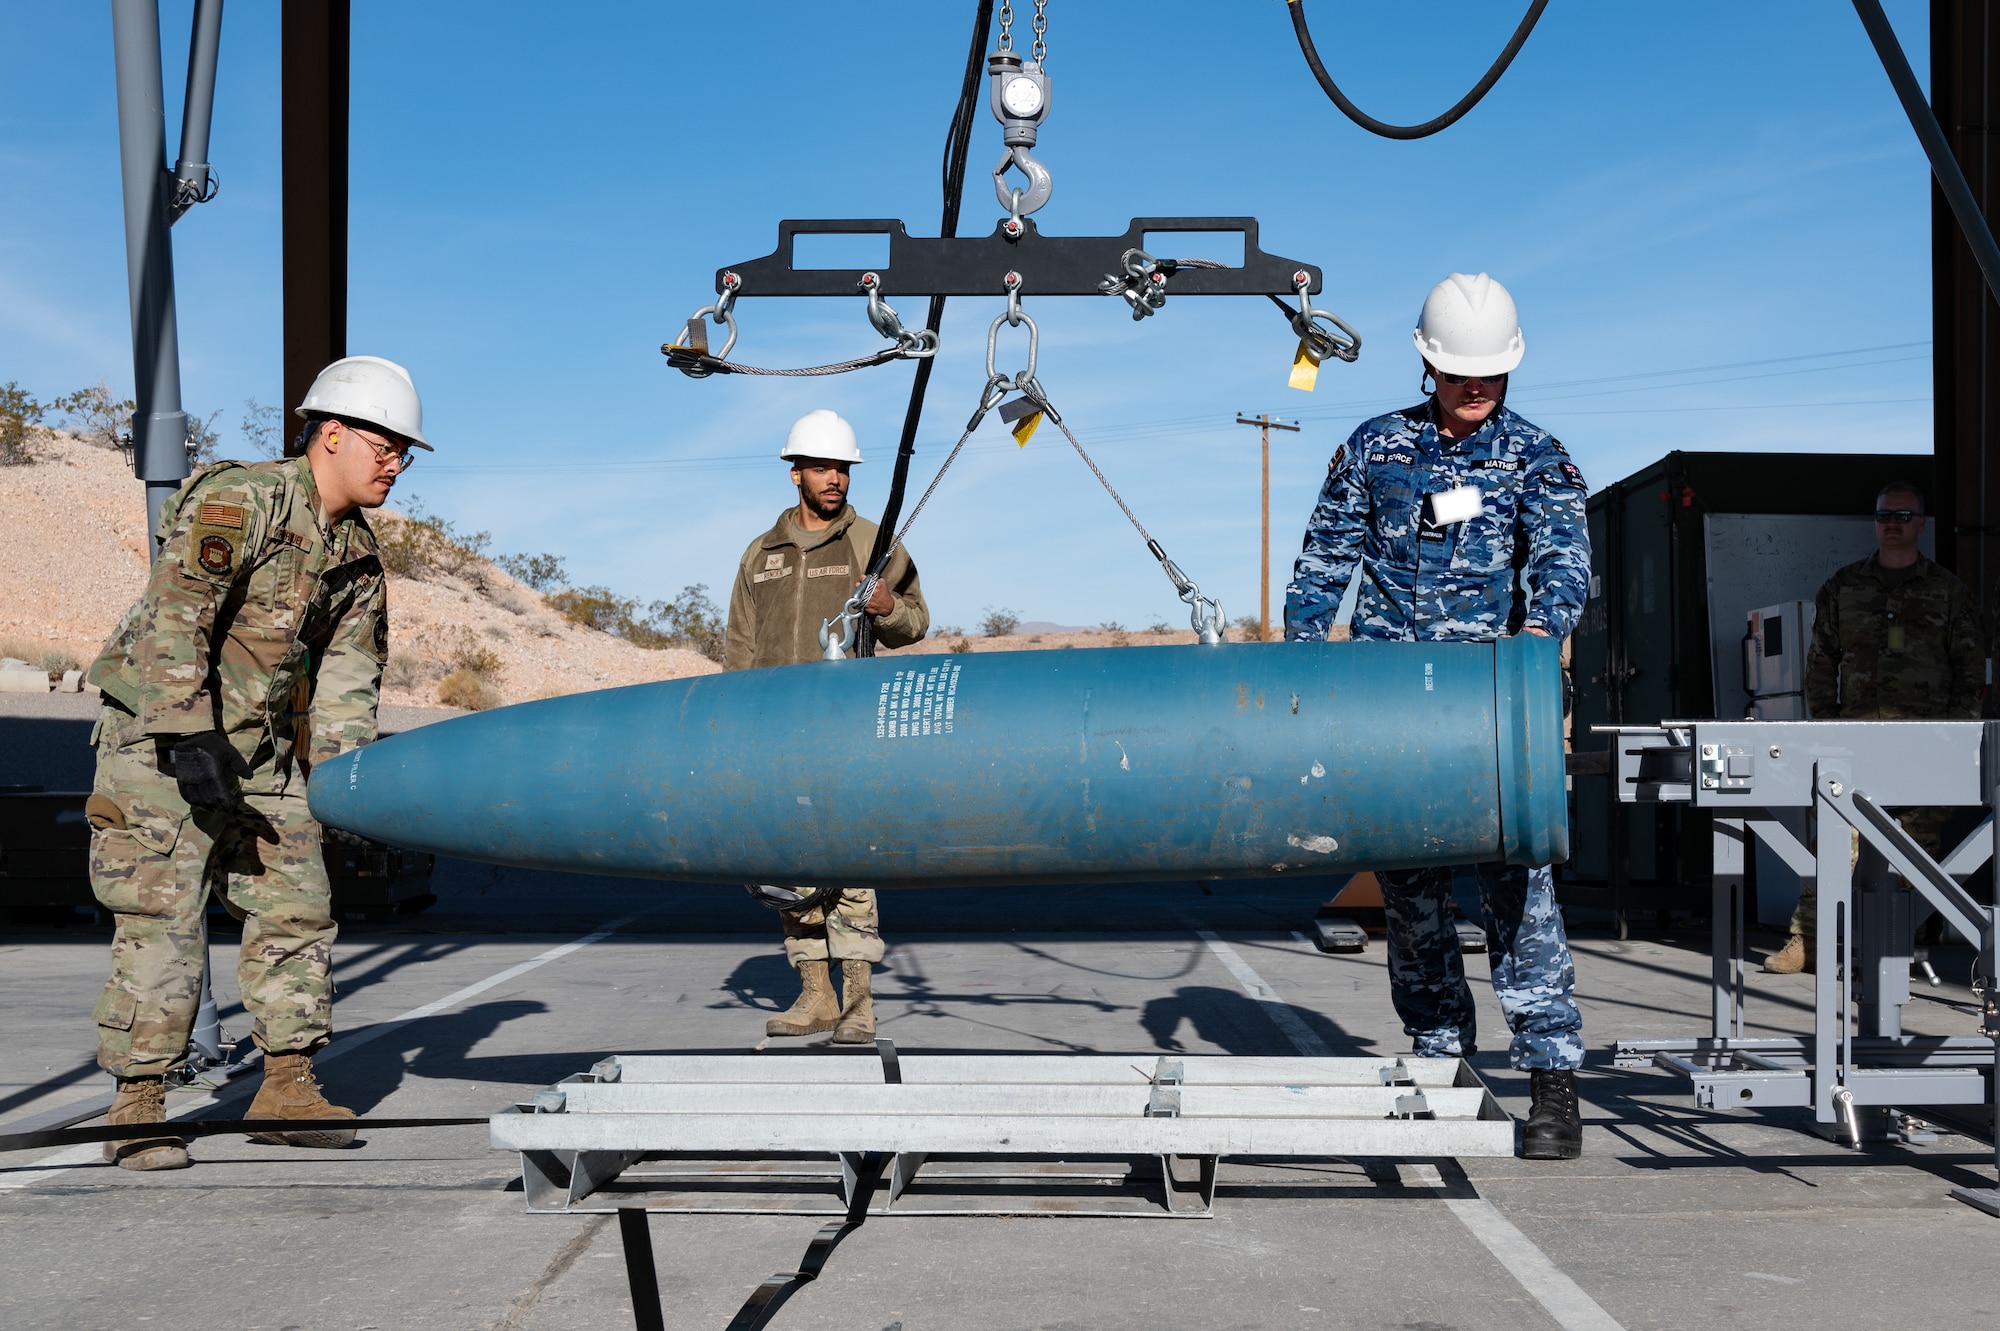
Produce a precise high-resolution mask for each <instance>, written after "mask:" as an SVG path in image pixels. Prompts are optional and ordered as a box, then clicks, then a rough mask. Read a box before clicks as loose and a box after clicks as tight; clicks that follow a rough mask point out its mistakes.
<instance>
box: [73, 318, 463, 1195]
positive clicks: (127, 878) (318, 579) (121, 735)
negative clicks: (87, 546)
mask: <svg viewBox="0 0 2000 1331" xmlns="http://www.w3.org/2000/svg"><path fill="white" fill-rule="evenodd" d="M385 383H386V386H385ZM399 393H400V395H401V397H400V400H399V399H398V396H397V395H398V394H399ZM351 399H359V400H360V404H359V405H358V406H356V407H354V408H353V409H351V410H346V411H338V412H337V411H336V410H334V409H336V408H339V407H340V406H341V405H342V402H343V400H351ZM306 404H307V405H306V407H305V408H301V413H300V414H302V415H306V414H307V413H308V412H309V411H310V413H311V414H310V415H309V416H308V419H309V422H310V424H309V425H308V427H307V434H306V435H305V436H302V438H304V439H305V440H306V441H307V443H306V447H305V449H304V453H303V456H295V457H288V458H286V459H285V460H283V461H280V462H261V463H258V464H256V465H254V466H246V465H244V464H242V463H236V462H218V463H215V464H213V465H211V466H207V467H204V468H202V469H201V470H200V471H198V472H196V473H195V475H193V476H192V477H190V478H189V479H188V481H187V483H186V484H185V485H184V486H182V487H181V489H180V491H179V493H177V494H176V495H175V496H174V497H173V498H172V499H171V500H170V501H168V503H167V505H166V506H165V507H164V508H163V510H162V512H161V514H160V521H159V531H160V533H161V536H160V544H159V553H158V556H157V557H156V558H155V560H154V562H153V567H152V571H151V573H150V574H149V576H148V578H147V582H146V590H145V592H144V594H143V595H141V596H140V598H139V600H138V601H137V603H135V604H134V605H133V606H132V608H131V609H130V610H128V611H127V612H126V613H125V617H124V619H123V620H122V621H120V623H119V625H118V628H117V629H116V631H115V632H114V633H113V634H112V636H111V640H110V641H109V642H108V643H107V644H106V645H105V648H104V651H103V654H102V655H100V656H99V657H98V658H97V660H96V662H95V663H94V664H93V665H92V666H91V668H90V676H89V677H90V682H91V683H93V684H95V685H97V686H98V687H99V688H100V689H101V690H102V691H103V698H104V707H103V710H102V712H101V713H100V715H99V718H98V722H97V727H96V731H95V733H94V735H93V741H92V742H93V743H94V744H95V745H96V747H97V776H96V781H95V783H94V788H93V790H92V792H91V796H90V800H89V802H88V805H87V807H86V813H87V815H88V817H89V820H90V825H91V829H92V831H91V844H90V873H91V887H92V890H93V891H94V892H95V893H96V896H97V899H98V901H99V902H100V903H101V904H102V905H103V906H104V908H105V909H106V910H108V911H110V912H111V913H112V916H113V918H114V920H115V921H116V924H117V932H116V934H115V936H114V938H113V941H112V945H111V978H110V979H109V980H108V981H107V982H106V984H105V986H104V994H103V997H102V998H100V999H99V1000H98V1003H97V1009H96V1013H95V1019H96V1022H97V1034H98V1063H99V1065H100V1066H102V1067H103V1068H104V1069H105V1070H106V1071H108V1072H110V1073H111V1074H112V1076H113V1077H115V1078H116V1079H117V1083H118V1093H117V1096H116V1098H115V1100H114V1103H113V1107H112V1110H111V1115H110V1122H111V1123H112V1124H114V1125H118V1124H131V1125H139V1124H148V1123H158V1122H161V1121H163V1120H164V1118H165V1100H164V1091H165V1087H164V1082H163V1077H164V1075H165V1074H166V1073H167V1072H168V1071H169V1070H170V1069H171V1068H173V1067H174V1066H175V1065H177V1064H178V1063H180V1062H181V1060H182V1059H183V1058H184V1056H185V1054H186V1050H187V1043H188V1036H189V1033H190V1031H191V1030H192V1029H193V1025H194V1018H195V1008H196V1004H197V1002H198V1000H199V998H200V989H201V979H202V968H203V962H204V950H205V946H206V942H205V940H206V928H205V923H204V918H203V917H204V913H205V911H206V906H207V900H208V897H209V894H210V893H211V892H213V893H215V894H216V895H217V896H218V897H220V898H221V899H222V901H223V902H224V904H225V905H226V906H227V907H228V908H229V911H230V913H231V914H232V915H235V916H237V917H238V918H239V919H241V920H242V921H243V946H242V952H241V956H240V959H239V961H238V964H237V975H238V978H239V980H240V982H241V986H242V992H243V1005H244V1007H245V1008H246V1009H248V1011H249V1012H250V1014H251V1016H252V1017H253V1018H254V1019H255V1025H254V1026H253V1027H252V1028H251V1038H252V1040H254V1041H255V1043H256V1045H257V1047H258V1048H259V1049H261V1050H262V1051H263V1053H264V1082H263V1085H262V1087H261V1088H260V1089H259V1090H258V1093H257V1097H256V1099H255V1101H254V1102H253V1103H252V1104H251V1106H250V1109H249V1112H248V1114H247V1115H246V1116H247V1117H250V1118H269V1119H273V1120H284V1119H298V1120H314V1119H319V1120H324V1119H329V1118H352V1117H354V1114H353V1112H352V1111H351V1110H347V1109H342V1108H339V1107H338V1106H335V1105H331V1104H328V1103H327V1101H326V1099H325V1097H324V1096H323V1095H322V1094H321V1093H320V1091H319V1088H318V1085H317V1083H316V1082H315V1080H314V1078H313V1072H312V1054H313V1052H314V1051H315V1050H317V1049H318V1048H320V1047H321V1046H322V1045H324V1044H325V1043H326V1041H327V1038H328V1036H329V1034H330V1033H331V1031H332V982H331V968H332V957H333V940H334V934H335V932H336V928H335V925H334V922H333V918H332V914H331V901H330V891H329V887H328V883H327V875H326V865H325V862H324V861H323V860H322V858H321V853H320V831H319V825H318V824H317V823H315V822H314V821H313V819H312V817H311V815H310V814H309V813H307V811H306V783H307V781H308V779H309V777H310V774H311V772H312V768H313V766H314V765H315V764H317V763H320V762H324V761H326V760H327V759H330V758H333V757H335V756H337V755H338V754H341V753H344V752H346V751H347V750H349V749H352V748H354V747H356V746H357V745H361V744H366V743H368V742H369V741H370V740H372V739H373V738H374V737H375V709H376V700H377V696H378V693H379V686H380V683H381V677H382V662H383V659H384V657H385V656H386V654H387V648H388V640H389V627H388V614H387V604H386V593H385V586H384V583H385V579H384V575H383V570H382V563H381V560H380V559H379V557H378V556H377V553H376V546H375V535H374V533H373V532H372V531H370V530H369V527H368V524H367V522H365V521H364V520H363V519H362V516H361V511H360V510H362V509H364V508H377V507H380V506H381V504H382V503H383V501H384V500H385V499H387V498H388V494H389V489H390V487H391V486H392V485H393V484H394V483H395V480H396V478H397V477H398V476H399V475H401V474H402V472H403V470H404V469H406V468H407V466H408V463H409V450H410V449H411V448H412V447H420V448H426V449H427V448H429V447H430V445H428V444H427V443H425V442H424V441H423V438H422V435H421V433H420V428H421V416H420V415H419V414H418V412H419V408H418V406H417V398H416V390H415V388H414V387H412V386H410V383H409V376H408V375H407V374H406V373H405V372H404V371H403V370H402V368H401V367H400V366H395V365H392V364H391V363H390V362H387V361H380V360H377V359H376V358H374V357H350V358H349V359H347V360H343V361H337V362H335V363H334V364H333V365H332V366H329V367H328V368H327V370H326V371H324V372H323V373H322V374H321V375H320V378H319V381H318V382H316V383H315V384H314V385H313V391H312V393H311V394H310V395H308V397H307V399H306ZM399 408H400V409H399ZM353 1137H354V1134H353V1132H352V1131H351V1130H339V1129H332V1130H325V1129H322V1130H308V1131H300V1132H292V1133H276V1132H273V1133H259V1134H256V1135H255V1136H253V1137H252V1140H253V1141H261V1142H269V1143H273V1144H289V1145H294V1146H344V1145H346V1144H347V1143H348V1142H350V1141H352V1140H353ZM105 1156H106V1158H107V1159H108V1160H113V1161H115V1162H117V1163H118V1164H119V1165H122V1166H123V1167H125V1168H127V1169H178V1168H184V1167H186V1165H187V1164H188V1157H187V1150H186V1147H185V1145H184V1144H183V1143H182V1141H181V1139H179V1138H178V1137H173V1136H168V1135H159V1136H135V1137H133V1138H129V1139H126V1140H123V1141H117V1142H110V1143H107V1144H106V1147H105Z"/></svg>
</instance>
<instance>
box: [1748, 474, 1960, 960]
mask: <svg viewBox="0 0 2000 1331" xmlns="http://www.w3.org/2000/svg"><path fill="white" fill-rule="evenodd" d="M1924 526H1925V518H1924V497H1923V496H1922V495H1921V494H1919V493H1918V492H1917V488H1916V487H1915V486H1913V485H1911V484H1909V483H1908V482H1906V481H1896V482H1893V483H1891V484H1890V485H1888V486H1886V487H1884V488H1883V490H1882V493H1881V494H1880V495H1878V496H1876V499H1875V547H1876V548H1875V553H1874V554H1872V555H1870V556H1868V557H1867V558H1866V559H1861V560H1857V561H1855V562H1854V563H1852V564H1849V565H1847V567H1845V568H1843V569H1841V570H1840V571H1838V572H1837V573H1835V574H1834V575H1833V576H1832V577H1830V578H1828V579H1827V580H1826V585H1825V586H1823V587H1821V588H1820V589H1819V595H1818V596H1817V597H1816V598H1814V602H1813V634H1812V646H1811V647H1809V648H1807V649H1806V707H1807V710H1808V711H1809V712H1810V713H1811V714H1812V717H1813V719H1814V720H1816V721H1819V720H1830V719H1833V718H1836V717H1844V718H1848V719H1853V720H1869V721H1891V720H1934V721H1938V720H1954V719H1956V720H1977V719H1978V717H1979V714H1980V710H1981V707H1982V704H1983V701H1984V699H1983V696H1982V695H1983V694H1984V692H1985V684H1986V650H1985V644H1984V641H1983V637H1982V635H1981V633H1980V627H1979V609H1978V607H1977V606H1976V605H1975V604H1974V602H1973V597H1972V593H1971V592H1970V591H1969V590H1967V588H1966V586H1965V584H1964V583H1962V582H1960V581H1959V580H1958V578H1957V577H1955V576H1954V575H1953V574H1952V573H1951V572H1949V571H1948V570H1946V569H1945V568H1943V567H1942V566H1941V565H1939V564H1936V563H1934V562H1933V561H1931V560H1928V559H1926V558H1924V557H1923V555H1922V554H1921V553H1920V552H1919V551H1918V549H1917V541H1918V538H1919V537H1921V536H1922V535H1923V534H1924ZM1895 812H1896V813H1897V814H1898V815H1899V818H1898V821H1900V822H1901V823H1902V824H1903V828H1904V830H1905V831H1907V832H1908V833H1909V834H1910V835H1911V836H1913V837H1915V838H1916V840H1917V841H1918V843H1919V844H1921V845H1922V846H1923V848H1924V849H1925V850H1927V851H1929V852H1930V854H1931V856H1932V858H1936V857H1937V856H1939V855H1941V854H1943V853H1944V846H1943V834H1944V825H1945V823H1946V822H1947V821H1948V820H1949V819H1950V817H1951V812H1952V811H1951V810H1950V809H1949V808H1922V809H1901V810H1896V811H1895ZM1854 840H1855V856H1856V858H1857V860H1858V858H1859V855H1860V838H1859V836H1858V834H1857V835H1856V837H1855V838H1854ZM1818 924H1819V893H1818V891H1817V888H1816V885H1815V884H1814V883H1813V881H1812V880H1811V879H1806V880H1805V881H1804V882H1803V883H1802V884H1801V888H1800V892H1799V904H1798V907H1797V909H1795V910H1794V911H1793V912H1792V930H1791V937H1790V938H1789V939H1787V940H1786V942H1785V946H1784V950H1782V951H1780V952H1778V953H1775V954H1774V955H1772V956H1771V957H1770V958H1768V959H1767V960H1766V961H1765V962H1764V969H1765V970H1767V971H1770V972H1772V973H1774V974H1777V975H1796V974H1798V973H1799V972H1800V971H1809V970H1812V969H1814V965H1813V944H1814V939H1815V936H1816V934H1817V933H1818Z"/></svg>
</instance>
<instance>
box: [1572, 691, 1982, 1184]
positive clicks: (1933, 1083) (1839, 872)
mask: <svg viewBox="0 0 2000 1331" xmlns="http://www.w3.org/2000/svg"><path fill="white" fill-rule="evenodd" d="M1602 729H1603V730H1605V731H1607V732H1609V733H1610V734H1611V735H1612V736H1613V752H1612V769H1613V773H1614V777H1615V780H1616V786H1617V790H1618V797H1619V799H1620V800H1621V801H1623V802H1625V803H1640V804H1646V803H1674V802H1680V803H1687V804H1690V805H1692V806H1693V807H1695V808H1702V809H1708V810H1710V811H1711V812H1713V813H1714V815H1715V832H1714V836H1715V843H1714V847H1715V876H1714V881H1713V888H1712V890H1713V893H1714V897H1713V912H1712V920H1713V929H1714V940H1713V945H1712V947H1711V950H1710V956H1711V968H1712V969H1711V972H1710V992H1711V997H1712V1023H1711V1033H1710V1035H1708V1036H1707V1037H1705V1038H1699V1039H1678V1040H1621V1041H1619V1042H1618V1045H1617V1051H1616V1061H1617V1063H1618V1065H1619V1066H1621V1067H1643V1066H1645V1065H1646V1064H1648V1063H1652V1064H1654V1065H1657V1066H1659V1067H1663V1068H1667V1069H1669V1070H1672V1071H1674V1072H1678V1073H1680V1074H1681V1075H1683V1076H1686V1077H1687V1078H1688V1079H1689V1080H1690V1082H1691V1083H1692V1086H1693V1090H1694V1099H1695V1104H1696V1106H1697V1107H1700V1108H1706V1109H1723V1108H1769V1107H1777V1106H1786V1105H1790V1106H1809V1107H1811V1109H1812V1110H1813V1116H1814V1119H1815V1121H1816V1122H1817V1123H1819V1124H1821V1125H1823V1127H1824V1129H1825V1130H1827V1131H1829V1132H1835V1131H1844V1133H1845V1135H1846V1136H1847V1137H1848V1139H1849V1140H1850V1141H1851V1142H1853V1144H1855V1145H1856V1146H1859V1145H1860V1144H1861V1143H1862V1142H1863V1141H1864V1140H1869V1139H1876V1140H1880V1139H1883V1138H1887V1137H1891V1136H1896V1135H1899V1134H1898V1133H1897V1132H1896V1131H1895V1130H1894V1122H1895V1117H1896V1116H1895V1114H1894V1112H1893V1111H1894V1110H1896V1109H1921V1110H1923V1111H1924V1114H1923V1117H1925V1118H1926V1119H1930V1120H1934V1121H1939V1122H1946V1123H1949V1124H1950V1125H1951V1126H1953V1127H1955V1128H1959V1129H1961V1130H1965V1131H1969V1132H1972V1133H1974V1134H1975V1135H1980V1136H1989V1137H1990V1138H1992V1139H1995V1140H1996V1168H2000V1132H1996V1131H1995V1128H1996V1122H1995V1119H1994V1117H1993V1111H1994V1109H1995V1102H1996V1097H1995V1095H1994V1091H1993V1083H1994V1068H1995V1065H1996V1061H1997V1060H1996V1055H2000V993H1996V989H1995V985H1994V982H1993V979H1992V977H1993V976H1994V975H1995V974H1996V973H2000V955H1996V948H2000V938H1996V911H1995V908H1994V907H1992V906H1989V905H1984V904H1982V903H1980V902H1978V901H1976V900H1974V899H1973V897H1972V896H1971V894H1970V893H1968V892H1967V891H1966V890H1965V888H1964V887H1963V886H1962V885H1961V884H1960V882H1959V879H1960V878H1961V877H1963V876H1965V875H1967V874H1970V873H1972V872H1973V871H1974V870H1976V869H1978V868H1979V867H1980V866H1982V865H1984V864H1986V863H1987V862H1988V861H1989V860H1993V859H1994V857H1995V853H1996V849H2000V824H1996V822H1995V819H1994V817H1993V812H1994V810H1995V809H2000V722H1983V721H1669V722H1665V723H1663V724H1661V725H1658V726H1607V727H1603V728H1602ZM1927 805H1975V806H1980V807H1983V808H1985V809H1986V810H1987V817H1986V819H1985V820H1984V821H1983V822H1982V823H1981V824H1980V825H1979V827H1978V828H1977V829H1975V830H1974V831H1973V832H1972V834H1971V835H1970V836H1968V837H1966V839H1965V840H1964V841H1963V842H1962V843H1961V844H1960V845H1959V846H1958V847H1957V848H1956V849H1954V850H1952V851H1951V853H1949V854H1948V855H1946V856H1945V858H1944V861H1943V862H1942V863H1939V862H1938V861H1936V860H1933V859H1932V858H1931V857H1930V856H1929V854H1927V853H1926V852H1925V851H1924V849H1923V847H1922V846H1920V845H1918V844H1917V842H1916V841H1915V840H1914V839H1913V838H1912V837H1911V836H1910V834H1909V833H1908V832H1906V831H1904V830H1903V828H1902V826H1901V824H1899V823H1898V822H1897V821H1896V820H1895V819H1894V818H1893V817H1891V816H1890V815H1889V813H1888V812H1887V810H1888V808H1890V807H1897V808H1904V807H1911V806H1927ZM1780 809H1804V810H1806V811H1807V812H1806V819H1807V823H1806V826H1807V837H1806V840H1805V841H1804V842H1802V841H1801V840H1800V839H1799V838H1798V837H1797V836H1795V835H1793V833H1792V831H1791V829H1790V828H1788V827H1787V826H1786V825H1785V824H1784V823H1783V822H1782V821H1780V820H1779V818H1778V817H1777V815H1776V814H1775V813H1774V812H1773V811H1774V810H1780ZM1847 828H1853V829H1854V831H1855V832H1856V833H1857V834H1858V835H1859V837H1860V841H1861V847H1862V851H1861V855H1860V857H1859V862H1858V863H1850V860H1851V858H1852V851H1851V849H1850V844H1851V842H1850V838H1849V837H1848V836H1847V835H1845V834H1844V831H1845V829H1847ZM1753 838H1754V839H1755V840H1756V841H1761V842H1762V843H1763V844H1764V845H1765V846H1767V847H1769V848H1770V850H1771V851H1772V852H1773V853H1774V854H1776V855H1777V856H1778V857H1779V858H1780V859H1781V860H1783V861H1784V863H1785V864H1786V866H1787V867H1789V868H1790V869H1791V870H1792V871H1793V872H1794V873H1796V874H1798V875H1799V876H1800V877H1801V878H1802V879H1811V880H1813V881H1815V882H1816V884H1817V886H1818V892H1819V932H1818V937H1817V940H1816V963H1817V965H1816V971H1815V975H1814V987H1813V993H1814V1016H1813V1034H1812V1036H1811V1037H1810V1038H1796V1037H1795V1038H1785V1039H1749V1038H1747V1037H1746V1035H1745V1016H1744V1008H1745V998H1746V995H1745V981H1744V974H1745V967H1746V964H1747V958H1746V955H1745V953H1746V948H1745V939H1744V914H1745V908H1746V902H1745V891H1744V887H1745V882H1744V859H1745V852H1746V850H1747V849H1748V848H1749V847H1750V845H1751V844H1752V839H1753ZM1809 846H1810V847H1811V848H1810V849H1809V848H1808V847H1809ZM1891 870H1893V871H1894V872H1895V873H1896V874H1899V875H1901V877H1902V880H1903V881H1904V882H1905V883H1907V884H1909V886H1910V888H1911V889H1914V893H1915V895H1917V896H1921V898H1922V899H1923V900H1924V901H1925V902H1927V903H1928V904H1929V905H1930V906H1931V907H1933V908H1935V909H1936V910H1938V911H1939V912H1941V913H1942V914H1943V915H1944V917H1945V918H1946V919H1947V920H1948V921H1950V922H1951V924H1952V925H1953V926H1954V927H1955V928H1956V929H1957V930H1958V931H1959V932H1960V933H1961V934H1963V935H1964V936H1965V937H1966V938H1968V939H1975V940H1977V943H1978V948H1979V959H1978V961H1977V962H1976V963H1975V968H1974V976H1975V983H1974V991H1975V995H1976V996H1977V997H1978V998H1979V1000H1980V1007H1981V1014H1982V1029H1981V1033H1980V1034H1979V1035H1976V1036H1936V1037H1933V1036H1912V1035H1905V1034H1904V1033H1903V1030H1902V1008H1903V1005H1905V1004H1907V1003H1908V1002H1909V1001H1910V987H1909V973H1910V964H1911V959H1912V957H1911V953H1912V944H1911V934H1912V924H1913V920H1912V915H1911V907H1912V904H1913V896H1912V892H1911V891H1907V890H1904V889H1903V888H1901V887H1899V886H1898V885H1896V884H1895V883H1894V882H1893V881H1892V879H1891V877H1890V871H1891ZM1981 1108H1984V1109H1985V1110H1987V1111H1988V1112H1987V1114H1985V1115H1983V1116H1982V1115H1979V1114H1978V1113H1977V1110H1978V1109H1981ZM1968 1110H1971V1111H1974V1112H1972V1113H1970V1114H1968V1113H1967V1111H1968ZM1982 1119H1983V1122H1982V1121H1981V1120H1982ZM1952 1193H1953V1196H1955V1197H1957V1198H1959V1200H1961V1201H1965V1202H1967V1203H1969V1204H1971V1205H1973V1206H1976V1207H1978V1208H1979V1209H1981V1210H1983V1211H1985V1212H1987V1213H1988V1214H1989V1215H1994V1216H2000V1187H1996V1188H1954V1189H1953V1190H1952Z"/></svg>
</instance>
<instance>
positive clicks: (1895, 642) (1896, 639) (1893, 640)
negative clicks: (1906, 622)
mask: <svg viewBox="0 0 2000 1331" xmlns="http://www.w3.org/2000/svg"><path fill="white" fill-rule="evenodd" d="M1905 641H1906V639H1905V637H1904V634H1903V626H1902V625H1901V624H1892V625H1891V626H1890V627H1889V650H1890V651H1892V652H1900V651H1902V650H1903V646H1904V643H1905Z"/></svg>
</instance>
